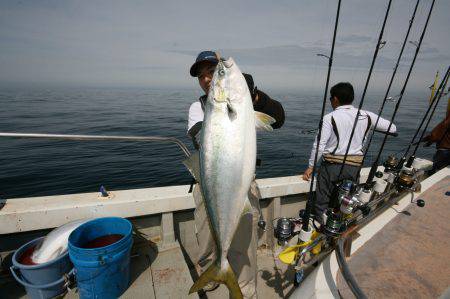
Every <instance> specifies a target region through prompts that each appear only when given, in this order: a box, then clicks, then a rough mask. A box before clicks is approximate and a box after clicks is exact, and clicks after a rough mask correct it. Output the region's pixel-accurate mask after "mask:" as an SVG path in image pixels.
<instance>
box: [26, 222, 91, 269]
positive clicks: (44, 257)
mask: <svg viewBox="0 0 450 299" xmlns="http://www.w3.org/2000/svg"><path fill="white" fill-rule="evenodd" d="M89 220H92V219H82V220H76V221H72V222H69V223H66V224H64V225H61V226H60V227H58V228H55V229H54V230H52V231H51V232H50V233H49V234H48V235H47V236H45V238H44V240H43V242H42V243H40V244H38V245H37V246H36V248H35V249H34V251H33V254H32V255H31V260H32V261H33V262H34V263H36V264H42V263H46V262H48V261H51V260H53V259H55V258H57V257H59V256H61V255H62V254H64V253H66V251H67V243H68V239H69V235H70V233H71V232H73V231H74V230H75V229H76V228H77V227H79V226H80V225H82V224H83V223H85V222H87V221H89Z"/></svg>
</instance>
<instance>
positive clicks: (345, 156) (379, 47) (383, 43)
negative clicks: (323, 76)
mask: <svg viewBox="0 0 450 299" xmlns="http://www.w3.org/2000/svg"><path fill="white" fill-rule="evenodd" d="M391 3H392V0H389V3H388V7H387V9H386V14H385V15H384V20H383V25H382V26H381V31H380V34H379V36H378V41H377V45H376V47H375V52H374V53H373V58H372V63H371V65H370V69H369V74H368V75H367V79H366V84H365V86H364V90H363V94H362V96H361V101H360V102H359V106H358V111H357V112H356V117H355V121H354V123H353V128H352V132H351V134H350V138H349V141H348V144H347V149H346V150H345V155H344V159H343V161H342V164H341V168H340V170H339V175H338V179H337V182H339V180H340V178H341V176H342V172H343V170H344V165H345V162H346V161H347V156H348V152H349V150H350V146H351V144H352V139H353V135H354V134H355V129H356V125H357V123H358V120H359V116H360V112H361V107H362V105H363V104H364V99H365V96H366V92H367V87H368V86H369V81H370V78H371V77H372V72H373V67H374V65H375V61H376V59H377V56H378V51H379V50H380V49H381V48H382V47H383V46H384V45H385V44H386V42H384V41H382V38H383V34H384V28H385V27H386V21H387V19H388V16H389V11H390V10H391Z"/></svg>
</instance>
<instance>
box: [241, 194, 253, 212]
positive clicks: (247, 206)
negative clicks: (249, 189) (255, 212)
mask: <svg viewBox="0 0 450 299" xmlns="http://www.w3.org/2000/svg"><path fill="white" fill-rule="evenodd" d="M251 212H252V205H251V204H250V200H249V199H248V197H247V199H245V202H244V209H243V210H242V215H245V214H247V213H251Z"/></svg>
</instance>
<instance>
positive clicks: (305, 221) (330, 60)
mask: <svg viewBox="0 0 450 299" xmlns="http://www.w3.org/2000/svg"><path fill="white" fill-rule="evenodd" d="M340 10H341V0H338V5H337V12H336V20H335V22H334V31H333V41H332V42H331V53H330V56H326V55H323V54H317V55H318V56H323V57H326V58H328V71H327V80H326V83H325V91H324V94H323V101H322V111H321V114H320V121H319V131H318V133H317V139H316V152H315V154H314V164H313V171H312V174H311V183H310V185H309V193H308V201H307V203H308V204H307V205H306V209H305V212H304V213H303V217H302V230H303V231H309V218H310V216H311V211H312V209H313V208H314V205H315V196H314V195H313V187H314V178H315V175H316V170H317V158H318V154H319V148H320V139H321V137H322V126H323V116H324V114H325V106H326V104H327V95H328V85H329V83H330V74H331V67H332V65H333V57H334V46H335V44H336V33H337V28H338V24H339V14H340Z"/></svg>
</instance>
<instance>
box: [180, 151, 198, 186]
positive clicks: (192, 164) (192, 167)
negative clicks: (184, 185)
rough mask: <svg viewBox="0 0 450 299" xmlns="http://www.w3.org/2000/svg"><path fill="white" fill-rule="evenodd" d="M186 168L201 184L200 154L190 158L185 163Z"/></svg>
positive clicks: (194, 154)
mask: <svg viewBox="0 0 450 299" xmlns="http://www.w3.org/2000/svg"><path fill="white" fill-rule="evenodd" d="M183 164H184V166H186V168H187V169H188V170H189V172H190V173H191V174H192V176H193V177H194V179H195V180H196V181H197V182H200V153H199V152H198V151H196V152H195V153H193V154H191V155H190V156H189V158H187V159H186V160H184V161H183Z"/></svg>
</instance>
